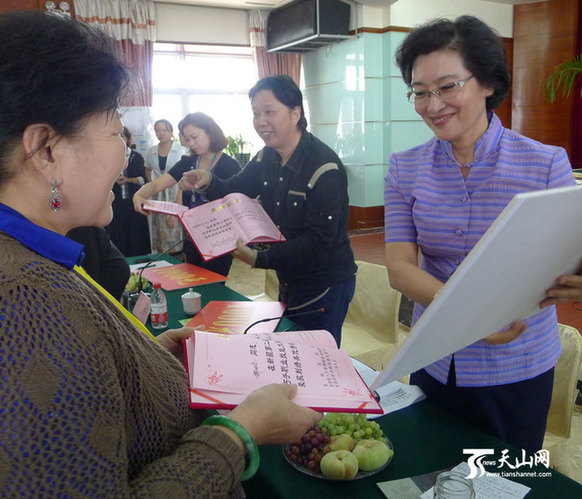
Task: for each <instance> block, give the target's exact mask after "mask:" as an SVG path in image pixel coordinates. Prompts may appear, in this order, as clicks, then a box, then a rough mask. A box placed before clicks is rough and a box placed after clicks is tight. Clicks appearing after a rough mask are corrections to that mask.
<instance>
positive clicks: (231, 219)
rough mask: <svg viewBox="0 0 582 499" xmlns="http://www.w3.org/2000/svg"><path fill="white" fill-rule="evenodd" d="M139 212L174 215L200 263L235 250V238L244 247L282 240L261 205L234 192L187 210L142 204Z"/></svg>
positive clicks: (171, 205) (164, 205)
mask: <svg viewBox="0 0 582 499" xmlns="http://www.w3.org/2000/svg"><path fill="white" fill-rule="evenodd" d="M143 209H144V210H146V211H154V212H157V213H165V214H167V215H176V216H177V217H178V219H179V220H180V223H181V224H182V226H183V227H184V229H185V230H186V232H187V233H188V235H189V236H190V239H192V242H193V243H194V244H195V246H196V248H197V249H198V252H199V253H200V256H202V258H203V259H204V261H208V260H212V259H213V258H216V257H218V256H221V255H224V254H225V253H230V252H231V251H233V250H235V249H236V241H237V239H242V240H243V242H244V244H251V243H272V242H281V241H285V237H283V234H281V232H280V231H279V229H278V228H277V226H276V225H275V224H274V223H273V221H272V220H271V219H270V218H269V215H267V213H266V212H265V210H264V209H263V207H262V206H261V204H260V203H259V202H258V201H257V200H256V199H251V198H249V197H248V196H245V195H244V194H240V193H238V192H234V193H231V194H228V195H227V196H224V197H223V198H222V199H216V200H214V201H210V202H209V203H205V204H202V205H200V206H196V207H194V208H190V209H187V208H186V207H185V206H182V205H179V204H176V203H168V202H163V201H146V202H145V203H144V205H143Z"/></svg>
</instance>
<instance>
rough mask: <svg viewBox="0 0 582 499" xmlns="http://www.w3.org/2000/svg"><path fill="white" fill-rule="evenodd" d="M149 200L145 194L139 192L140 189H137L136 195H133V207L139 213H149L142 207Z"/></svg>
mask: <svg viewBox="0 0 582 499" xmlns="http://www.w3.org/2000/svg"><path fill="white" fill-rule="evenodd" d="M146 201H147V199H146V198H144V197H143V196H141V195H140V194H139V191H137V192H136V193H135V194H134V195H133V209H134V210H135V211H137V212H138V213H141V214H142V215H146V216H147V215H148V212H147V211H143V209H142V205H143V204H144V203H145V202H146Z"/></svg>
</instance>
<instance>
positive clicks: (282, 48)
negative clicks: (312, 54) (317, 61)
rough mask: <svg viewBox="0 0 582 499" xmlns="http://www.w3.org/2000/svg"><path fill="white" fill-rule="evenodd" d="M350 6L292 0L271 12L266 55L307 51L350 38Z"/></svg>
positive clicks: (337, 2) (318, 0) (320, 0)
mask: <svg viewBox="0 0 582 499" xmlns="http://www.w3.org/2000/svg"><path fill="white" fill-rule="evenodd" d="M349 24H350V6H349V5H348V4H347V3H344V2H341V1H340V0H296V1H294V2H291V3H289V4H287V5H284V6H283V7H279V8H278V9H275V10H272V11H271V13H270V14H269V18H268V20H267V51H268V52H307V51H309V50H315V49H318V48H320V47H323V46H324V45H329V44H330V43H335V42H339V41H341V40H345V39H347V38H350V35H349Z"/></svg>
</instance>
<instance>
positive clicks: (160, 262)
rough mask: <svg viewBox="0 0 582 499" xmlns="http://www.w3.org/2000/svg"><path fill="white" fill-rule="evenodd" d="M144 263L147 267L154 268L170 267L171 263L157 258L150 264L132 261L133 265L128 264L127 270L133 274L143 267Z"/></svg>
mask: <svg viewBox="0 0 582 499" xmlns="http://www.w3.org/2000/svg"><path fill="white" fill-rule="evenodd" d="M154 258H155V257H154ZM146 265H147V267H148V269H156V268H161V267H170V266H171V265H173V264H172V263H170V262H167V261H166V260H158V261H157V262H154V263H152V264H151V265H148V262H145V263H134V264H133V265H130V266H129V271H130V272H131V273H132V274H135V273H136V272H139V271H140V270H142V269H144V268H145V266H146Z"/></svg>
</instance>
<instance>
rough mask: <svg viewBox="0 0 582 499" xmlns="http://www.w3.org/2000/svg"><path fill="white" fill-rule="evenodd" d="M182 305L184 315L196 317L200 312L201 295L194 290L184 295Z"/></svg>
mask: <svg viewBox="0 0 582 499" xmlns="http://www.w3.org/2000/svg"><path fill="white" fill-rule="evenodd" d="M182 305H183V306H184V313H185V314H187V315H196V314H197V313H198V312H200V305H201V302H200V293H196V291H194V290H193V289H192V288H190V289H189V290H188V292H187V293H184V294H183V295H182Z"/></svg>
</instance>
